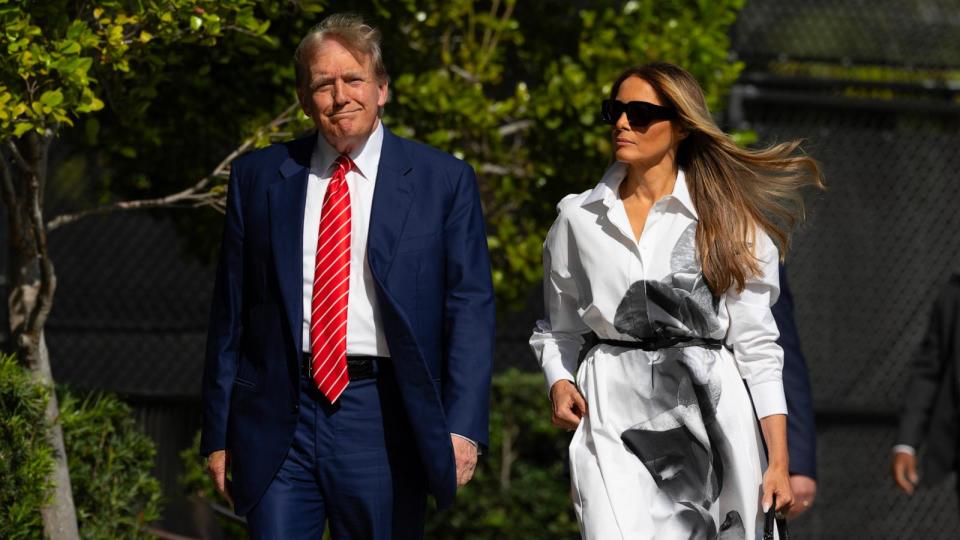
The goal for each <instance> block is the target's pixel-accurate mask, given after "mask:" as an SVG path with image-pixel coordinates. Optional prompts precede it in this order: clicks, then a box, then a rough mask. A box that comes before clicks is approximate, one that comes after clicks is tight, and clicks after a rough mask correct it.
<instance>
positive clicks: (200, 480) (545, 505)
mask: <svg viewBox="0 0 960 540" xmlns="http://www.w3.org/2000/svg"><path fill="white" fill-rule="evenodd" d="M491 397H492V401H491V412H490V448H489V449H488V451H487V452H486V454H485V455H483V456H481V458H480V463H479V465H478V467H477V471H476V474H475V475H474V478H473V480H472V481H471V482H470V483H469V484H467V486H466V487H465V488H463V490H462V491H461V492H460V493H459V494H458V496H457V502H456V504H455V505H454V506H453V507H452V508H451V509H449V510H446V511H444V512H433V513H432V514H431V515H429V516H428V521H427V527H426V537H427V538H437V539H451V540H452V539H457V538H470V539H484V538H490V539H497V540H510V539H514V538H515V539H518V540H519V539H523V540H526V539H528V538H556V539H563V538H571V539H572V538H577V537H578V532H577V524H576V518H575V517H574V514H573V503H572V502H571V500H570V482H569V479H568V477H567V473H566V456H567V445H568V444H569V436H568V434H566V433H565V432H563V431H561V430H559V429H557V428H555V427H553V425H552V424H551V423H550V405H549V402H548V400H547V392H546V389H545V388H544V385H543V376H542V375H540V374H531V373H522V372H520V371H517V370H514V369H511V370H509V371H506V372H504V373H500V374H498V375H496V376H494V378H493V388H492V394H491ZM199 445H200V438H199V436H198V437H196V439H195V440H194V444H193V447H192V448H189V449H187V450H184V451H183V452H182V453H181V454H180V457H181V458H182V459H183V463H184V471H185V472H184V474H183V476H181V479H180V481H181V483H182V484H183V486H184V488H185V489H186V490H187V492H188V493H191V494H195V495H199V496H201V497H203V498H205V499H207V500H210V501H218V502H219V501H222V499H220V497H219V495H217V494H216V491H215V490H214V488H213V483H212V481H211V480H210V478H209V476H207V474H206V473H205V472H204V470H203V466H202V463H201V461H200V460H199V459H198V458H197V456H198V453H199ZM220 524H221V525H223V526H224V527H225V528H226V530H227V532H228V535H229V536H230V537H231V538H244V537H245V535H246V533H245V531H244V529H243V527H242V526H239V525H238V524H237V523H236V522H234V521H230V520H226V519H223V518H220Z"/></svg>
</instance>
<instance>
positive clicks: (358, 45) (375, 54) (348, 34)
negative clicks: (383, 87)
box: [293, 13, 390, 88]
mask: <svg viewBox="0 0 960 540" xmlns="http://www.w3.org/2000/svg"><path fill="white" fill-rule="evenodd" d="M324 39H336V40H337V41H339V42H341V43H342V44H343V46H344V47H346V48H347V49H349V50H350V51H351V52H352V53H354V54H357V53H359V54H360V55H362V56H364V57H366V59H367V60H369V61H370V65H371V67H372V68H373V74H374V76H376V78H377V81H379V82H380V83H385V82H389V81H390V76H389V75H387V68H386V66H384V65H383V55H382V53H381V52H380V31H379V30H377V29H376V28H374V27H372V26H370V25H369V24H367V23H365V22H363V18H362V17H360V16H359V15H355V14H352V13H336V14H333V15H330V16H329V17H326V18H325V19H323V20H322V21H320V23H319V24H317V25H316V26H314V27H313V28H311V29H310V31H309V32H307V35H306V36H304V37H303V39H301V40H300V44H299V45H297V50H296V51H295V52H294V53H293V60H294V66H295V72H296V76H297V88H303V86H304V85H305V84H306V83H307V81H306V78H307V74H308V73H309V70H308V69H307V65H306V62H307V61H309V59H310V58H309V57H310V54H311V53H312V52H313V50H314V49H315V48H316V46H317V45H319V44H320V43H321V42H322V41H323V40H324Z"/></svg>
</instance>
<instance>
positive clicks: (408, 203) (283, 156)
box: [201, 15, 494, 539]
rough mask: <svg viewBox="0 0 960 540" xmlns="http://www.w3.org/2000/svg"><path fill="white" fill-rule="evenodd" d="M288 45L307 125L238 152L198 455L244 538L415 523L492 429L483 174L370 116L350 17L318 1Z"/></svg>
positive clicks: (373, 46) (374, 67)
mask: <svg viewBox="0 0 960 540" xmlns="http://www.w3.org/2000/svg"><path fill="white" fill-rule="evenodd" d="M295 58H296V68H297V95H298V96H299V99H300V103H301V106H302V108H303V111H304V112H305V113H306V114H307V115H308V116H309V117H310V118H312V119H313V121H314V123H315V124H316V126H317V128H318V133H317V134H315V135H311V136H310V137H307V138H304V139H300V140H296V141H292V142H289V143H285V144H281V145H274V146H271V147H269V148H267V149H264V150H260V151H257V152H254V153H252V154H250V155H248V156H245V157H243V158H240V159H238V160H237V161H236V162H235V163H234V164H233V166H232V168H231V174H230V183H229V188H228V195H227V213H226V221H225V227H224V234H223V244H222V248H221V253H220V264H219V268H218V271H217V279H216V286H215V289H214V296H213V309H212V315H211V324H210V334H209V339H208V350H207V360H206V367H205V372H204V382H203V406H204V411H203V437H202V442H201V452H202V453H203V454H204V455H208V456H209V457H208V470H209V472H210V474H211V475H212V476H213V478H214V481H215V483H216V485H217V488H218V490H220V491H221V493H222V494H223V495H224V496H225V497H227V498H228V499H232V502H233V503H234V507H235V511H236V512H237V514H239V515H246V516H247V523H248V528H249V530H250V533H251V536H253V537H254V538H284V539H288V538H292V539H296V538H320V537H321V535H322V534H323V531H324V527H325V526H326V525H327V524H329V528H330V531H331V532H332V534H333V537H334V538H337V539H345V538H362V539H379V538H420V537H421V536H422V534H423V521H424V512H425V505H426V493H427V492H428V491H429V492H431V493H432V494H433V495H434V497H435V498H436V500H437V503H438V506H440V507H441V508H442V507H446V506H447V505H449V504H450V503H451V502H452V499H453V498H454V495H455V492H456V489H457V487H458V486H462V485H464V484H465V483H466V482H467V481H469V480H470V478H471V476H472V474H473V468H474V466H475V464H476V459H477V451H478V448H477V445H478V444H479V445H485V444H486V443H487V429H488V426H487V424H488V414H489V412H488V405H489V385H490V370H491V364H492V349H493V326H494V306H493V287H492V281H491V276H490V264H489V256H488V253H487V246H486V234H485V232H484V224H483V216H482V213H481V206H480V200H479V195H478V191H477V185H476V179H475V176H474V172H473V170H472V169H471V168H470V167H469V166H468V165H466V164H465V163H463V162H462V161H460V160H457V159H455V158H453V157H451V156H449V155H447V154H444V153H442V152H440V151H438V150H435V149H432V148H429V147H427V146H424V145H421V144H418V143H414V142H412V141H408V140H405V139H401V138H400V137H397V136H396V135H394V134H393V133H391V132H390V131H389V130H387V129H386V128H385V127H384V126H383V125H382V124H381V122H380V111H381V110H382V108H383V106H384V105H385V104H386V102H387V95H388V77H387V73H386V69H385V68H384V65H383V61H382V58H381V53H380V42H379V33H378V32H377V31H376V30H375V29H373V28H371V27H370V26H368V25H366V24H364V23H363V21H362V20H361V19H359V18H358V17H355V16H347V15H333V16H330V17H328V18H327V19H325V20H324V21H323V22H321V23H320V24H319V25H317V26H316V27H315V28H314V29H313V30H311V32H310V33H309V34H308V35H307V36H306V37H305V38H304V39H303V41H302V42H301V43H300V46H299V47H298V48H297V53H296V56H295ZM228 470H229V471H231V474H232V482H230V481H228V480H227V471H228Z"/></svg>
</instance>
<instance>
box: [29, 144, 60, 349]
mask: <svg viewBox="0 0 960 540" xmlns="http://www.w3.org/2000/svg"><path fill="white" fill-rule="evenodd" d="M52 140H53V135H52V133H51V132H50V131H48V132H47V133H46V134H45V135H44V136H43V138H42V139H41V138H40V137H39V136H38V135H35V134H34V135H33V136H31V137H30V138H29V139H28V141H29V144H30V150H31V152H30V154H31V155H30V159H31V160H32V161H33V162H34V163H35V164H36V166H34V167H32V168H31V169H32V170H33V172H32V173H31V174H30V178H29V181H28V183H27V185H28V191H27V196H28V197H30V206H29V209H28V213H27V214H28V215H27V217H28V219H29V220H30V227H31V229H32V230H31V232H32V234H33V240H34V243H35V245H36V254H37V258H38V259H39V260H38V261H37V264H38V265H39V266H40V290H39V291H38V292H37V299H36V301H35V302H34V304H33V309H31V310H30V314H29V316H28V317H27V321H26V325H25V333H26V334H28V335H29V334H33V333H34V332H39V331H40V329H42V328H43V326H44V324H46V322H47V317H48V316H49V315H50V309H51V308H52V307H53V293H54V291H55V290H56V289H57V277H56V274H54V272H53V261H52V260H50V250H49V249H48V247H47V231H46V229H45V228H44V224H43V210H42V209H41V200H42V199H41V197H42V186H43V184H44V183H45V181H46V179H45V178H41V177H40V175H41V174H43V173H45V171H44V169H45V167H43V163H44V162H45V160H46V154H47V152H48V150H49V148H50V141H52Z"/></svg>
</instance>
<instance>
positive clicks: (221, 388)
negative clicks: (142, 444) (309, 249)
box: [200, 163, 243, 456]
mask: <svg viewBox="0 0 960 540" xmlns="http://www.w3.org/2000/svg"><path fill="white" fill-rule="evenodd" d="M239 169H240V167H239V165H238V164H237V163H234V165H233V166H232V167H231V170H230V181H229V183H228V185H227V206H226V217H225V220H224V226H223V239H222V242H221V245H220V259H219V262H218V264H217V273H216V281H215V284H214V289H213V302H212V306H211V309H210V324H209V327H208V330H207V350H206V361H205V363H204V368H203V387H202V392H201V394H202V397H201V399H202V406H203V429H202V434H201V437H200V453H201V455H204V456H206V455H209V454H210V453H211V452H214V451H216V450H223V449H225V448H227V419H228V416H229V412H230V392H231V390H232V388H233V379H234V376H235V375H236V372H237V364H238V361H239V360H238V357H239V351H240V341H241V339H240V338H241V334H242V332H243V328H242V316H241V309H242V307H241V303H242V291H243V211H242V205H241V195H242V194H241V186H240V170H239Z"/></svg>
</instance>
